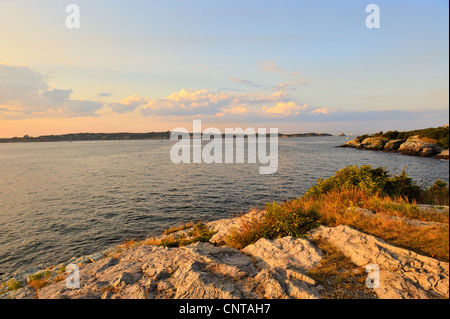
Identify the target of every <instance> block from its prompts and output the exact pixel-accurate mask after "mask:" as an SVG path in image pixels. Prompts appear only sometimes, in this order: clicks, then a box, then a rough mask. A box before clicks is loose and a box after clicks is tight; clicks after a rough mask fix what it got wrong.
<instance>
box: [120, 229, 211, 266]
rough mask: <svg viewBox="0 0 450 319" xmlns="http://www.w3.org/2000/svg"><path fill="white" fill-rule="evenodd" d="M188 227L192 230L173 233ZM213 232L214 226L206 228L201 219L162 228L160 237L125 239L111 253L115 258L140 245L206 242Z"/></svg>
mask: <svg viewBox="0 0 450 319" xmlns="http://www.w3.org/2000/svg"><path fill="white" fill-rule="evenodd" d="M189 228H192V230H191V231H189V232H188V233H187V234H175V233H176V232H178V231H181V230H185V229H189ZM215 233H216V231H214V228H208V226H207V225H206V224H204V223H203V222H201V221H199V222H197V223H196V224H194V223H187V224H184V225H180V226H175V227H171V228H169V229H166V230H164V232H163V235H165V236H164V237H162V238H157V237H156V238H155V237H150V238H147V239H144V240H141V241H138V240H134V239H127V240H126V241H125V242H124V243H123V244H120V245H118V246H117V248H116V251H115V252H114V253H113V257H114V258H115V259H117V258H118V253H119V252H121V251H124V250H127V249H130V248H134V247H138V246H141V245H156V246H163V247H181V246H187V245H189V244H192V243H196V242H208V241H209V240H210V239H211V238H212V236H214V234H215Z"/></svg>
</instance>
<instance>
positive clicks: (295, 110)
mask: <svg viewBox="0 0 450 319" xmlns="http://www.w3.org/2000/svg"><path fill="white" fill-rule="evenodd" d="M307 108H308V106H307V105H298V104H297V103H295V102H287V103H285V102H280V103H277V104H276V105H275V106H273V107H269V108H268V107H266V106H263V108H262V109H263V112H265V113H267V114H269V115H275V116H284V117H285V116H290V115H292V116H296V115H299V114H300V113H301V111H304V110H305V109H307Z"/></svg>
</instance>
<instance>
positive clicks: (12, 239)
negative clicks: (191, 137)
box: [0, 137, 449, 273]
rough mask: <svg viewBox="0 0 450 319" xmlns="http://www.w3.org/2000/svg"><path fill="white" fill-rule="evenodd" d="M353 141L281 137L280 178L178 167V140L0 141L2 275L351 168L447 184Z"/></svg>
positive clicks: (425, 162)
mask: <svg viewBox="0 0 450 319" xmlns="http://www.w3.org/2000/svg"><path fill="white" fill-rule="evenodd" d="M345 140H346V139H345V137H310V138H289V139H280V140H279V169H278V172H277V173H276V174H274V175H259V173H258V168H259V166H260V164H239V165H236V164H212V165H206V164H184V165H175V164H173V163H172V162H171V161H170V158H169V152H170V148H171V146H172V143H173V142H171V141H159V140H140V141H95V142H73V143H70V142H58V143H30V144H23V143H17V144H0V176H1V178H0V273H1V272H6V273H10V272H12V271H15V270H18V269H21V268H27V267H30V266H34V265H38V264H41V263H43V262H51V263H54V264H56V263H59V262H63V261H67V260H69V259H70V258H71V257H77V256H82V255H87V254H91V253H94V252H96V251H100V250H102V249H104V248H107V247H109V246H111V245H113V244H116V243H119V242H122V241H123V240H125V239H127V238H144V237H146V236H148V235H158V234H160V233H161V230H162V229H163V228H165V227H168V226H172V225H177V224H180V223H183V222H187V221H192V220H194V221H195V220H200V219H201V220H203V221H210V220H214V219H220V218H225V217H229V216H231V215H233V214H234V213H238V212H244V211H247V210H248V209H249V208H250V207H251V206H254V207H263V205H264V203H266V202H268V201H274V200H276V201H282V200H287V199H290V198H294V197H298V196H300V195H302V194H303V193H304V192H305V191H306V190H307V189H308V188H309V187H310V186H312V185H314V184H315V183H316V180H317V178H326V177H329V176H331V175H333V174H334V172H335V171H336V170H338V169H341V168H343V167H346V166H348V165H353V164H356V165H358V166H360V165H363V164H370V165H372V166H374V167H378V166H383V167H386V168H388V169H389V170H390V171H391V172H397V173H400V172H401V170H402V169H403V168H404V167H405V166H406V167H407V172H408V173H409V174H410V175H411V176H412V177H413V178H414V179H415V180H417V181H418V182H419V184H422V183H428V184H429V183H432V182H434V181H435V180H436V179H437V178H441V179H442V180H446V181H448V174H449V163H448V161H441V160H436V159H430V158H420V157H412V156H404V155H400V154H386V153H381V152H372V151H358V150H353V149H348V148H335V146H336V145H340V144H343V143H344V142H345Z"/></svg>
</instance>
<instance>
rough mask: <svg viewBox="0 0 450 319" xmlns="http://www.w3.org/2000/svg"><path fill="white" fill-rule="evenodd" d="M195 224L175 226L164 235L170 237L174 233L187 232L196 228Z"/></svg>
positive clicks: (166, 230) (165, 231)
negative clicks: (186, 230)
mask: <svg viewBox="0 0 450 319" xmlns="http://www.w3.org/2000/svg"><path fill="white" fill-rule="evenodd" d="M194 226H195V224H194V223H193V222H190V223H186V224H183V225H178V226H173V227H170V228H167V229H165V230H164V232H163V235H170V234H172V233H176V232H178V231H180V230H185V229H189V228H192V227H194Z"/></svg>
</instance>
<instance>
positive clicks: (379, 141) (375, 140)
mask: <svg viewBox="0 0 450 319" xmlns="http://www.w3.org/2000/svg"><path fill="white" fill-rule="evenodd" d="M388 141H389V140H388V139H387V138H384V137H368V138H366V139H364V140H363V141H362V142H361V144H360V146H359V147H360V148H364V149H366V150H373V151H381V150H383V148H384V146H385V145H386V143H387V142H388Z"/></svg>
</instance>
